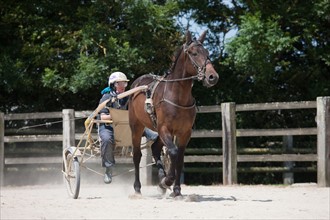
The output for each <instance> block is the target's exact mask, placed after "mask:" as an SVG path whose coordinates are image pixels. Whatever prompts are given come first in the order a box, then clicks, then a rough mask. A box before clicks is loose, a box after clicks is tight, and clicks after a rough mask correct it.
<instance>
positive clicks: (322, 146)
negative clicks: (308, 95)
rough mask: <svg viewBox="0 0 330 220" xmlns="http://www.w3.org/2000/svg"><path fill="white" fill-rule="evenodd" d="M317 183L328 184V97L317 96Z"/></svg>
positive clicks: (329, 100)
mask: <svg viewBox="0 0 330 220" xmlns="http://www.w3.org/2000/svg"><path fill="white" fill-rule="evenodd" d="M316 105H317V117H316V118H317V119H316V120H317V184H318V185H319V186H322V187H324V186H325V187H329V186H330V97H329V96H328V97H317V99H316Z"/></svg>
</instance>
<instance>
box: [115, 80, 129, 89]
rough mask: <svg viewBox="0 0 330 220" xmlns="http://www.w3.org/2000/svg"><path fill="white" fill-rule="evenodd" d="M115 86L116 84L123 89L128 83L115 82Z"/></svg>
mask: <svg viewBox="0 0 330 220" xmlns="http://www.w3.org/2000/svg"><path fill="white" fill-rule="evenodd" d="M116 84H117V85H118V86H119V87H124V88H126V87H127V84H128V83H127V82H125V81H119V82H116Z"/></svg>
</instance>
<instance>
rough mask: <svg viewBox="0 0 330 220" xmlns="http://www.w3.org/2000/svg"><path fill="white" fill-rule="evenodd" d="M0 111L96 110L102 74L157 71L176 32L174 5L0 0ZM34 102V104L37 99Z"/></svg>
mask: <svg viewBox="0 0 330 220" xmlns="http://www.w3.org/2000/svg"><path fill="white" fill-rule="evenodd" d="M1 4H2V5H1V9H0V10H1V11H0V13H1V20H0V29H1V34H0V39H1V42H0V48H1V52H0V58H1V64H0V74H1V76H2V77H1V81H0V91H1V96H0V102H1V103H2V105H1V108H2V109H1V111H5V112H12V111H17V112H23V111H28V112H31V111H46V110H55V109H56V110H61V109H62V108H68V107H69V108H75V109H86V108H94V107H95V105H96V104H97V102H98V98H99V96H100V93H99V92H100V90H101V89H103V87H104V86H106V85H107V80H106V79H107V76H108V75H109V74H110V73H111V72H113V71H116V70H120V71H123V72H125V73H127V74H128V76H129V77H130V78H135V77H137V76H139V75H141V74H144V73H150V72H154V73H159V74H162V72H163V71H165V69H167V68H168V66H169V65H170V59H169V57H170V55H172V53H173V51H174V50H175V47H176V46H177V45H178V40H180V37H179V36H181V34H180V32H179V29H178V28H177V27H176V25H175V20H174V19H173V18H174V15H175V14H176V13H177V6H176V3H175V2H172V1H168V2H166V3H165V2H162V1H159V3H157V2H155V3H154V2H152V1H147V0H143V1H134V0H125V1H116V0H96V1H88V0H83V1H68V0H60V1H49V0H43V1H35V0H32V1H29V2H24V1H23V2H15V1H8V0H4V1H2V3H1ZM36 97H38V99H36Z"/></svg>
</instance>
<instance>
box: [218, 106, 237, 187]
mask: <svg viewBox="0 0 330 220" xmlns="http://www.w3.org/2000/svg"><path fill="white" fill-rule="evenodd" d="M235 112H236V105H235V103H233V102H230V103H222V104H221V114H222V116H221V117H222V152H223V162H222V166H223V168H222V169H223V172H222V173H223V174H222V176H223V184H224V185H232V184H235V183H237V149H236V113H235Z"/></svg>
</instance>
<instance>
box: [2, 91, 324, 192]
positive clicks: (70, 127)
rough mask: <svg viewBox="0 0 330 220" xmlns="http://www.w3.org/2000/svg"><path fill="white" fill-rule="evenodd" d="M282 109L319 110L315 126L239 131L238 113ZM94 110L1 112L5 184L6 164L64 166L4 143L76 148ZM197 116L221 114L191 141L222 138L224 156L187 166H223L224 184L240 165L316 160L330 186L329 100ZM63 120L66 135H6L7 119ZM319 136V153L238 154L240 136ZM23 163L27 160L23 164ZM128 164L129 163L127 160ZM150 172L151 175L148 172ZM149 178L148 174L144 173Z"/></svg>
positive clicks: (211, 109)
mask: <svg viewBox="0 0 330 220" xmlns="http://www.w3.org/2000/svg"><path fill="white" fill-rule="evenodd" d="M283 109H286V110H287V109H316V113H317V117H316V125H317V126H316V127H314V128H286V129H284V128H283V129H236V112H243V111H267V110H283ZM90 113H91V111H80V112H75V111H74V110H72V109H64V110H63V111H62V112H47V113H27V114H8V115H4V114H3V113H0V158H1V163H0V181H1V185H3V180H4V168H5V165H6V164H15V163H17V164H19V163H23V164H29V163H62V158H61V157H42V158H40V157H38V158H5V155H4V143H13V142H38V141H62V143H63V147H66V146H69V145H74V143H75V141H76V140H79V139H80V138H81V134H76V133H75V119H76V118H81V117H86V116H88V115H89V114H90ZM198 113H221V120H222V129H219V130H193V134H192V138H222V146H219V149H221V148H222V155H187V156H185V163H194V162H220V163H222V175H223V184H224V185H230V184H235V183H237V163H238V162H261V161H262V162H266V161H268V162H273V161H276V162H291V161H317V182H318V185H319V186H326V187H329V186H330V97H318V98H317V100H316V101H306V102H273V103H262V104H237V105H236V104H235V103H223V104H221V106H199V107H198ZM50 118H62V120H63V134H61V135H25V136H5V135H4V134H5V120H8V121H11V120H31V119H50ZM295 135H317V154H294V153H289V154H280V155H278V154H276V155H274V154H262V155H240V154H238V151H237V146H236V139H237V137H252V136H284V137H290V136H295ZM22 160H24V161H22ZM126 162H127V161H126ZM147 172H150V169H148V171H147ZM145 175H146V176H150V175H149V174H145Z"/></svg>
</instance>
